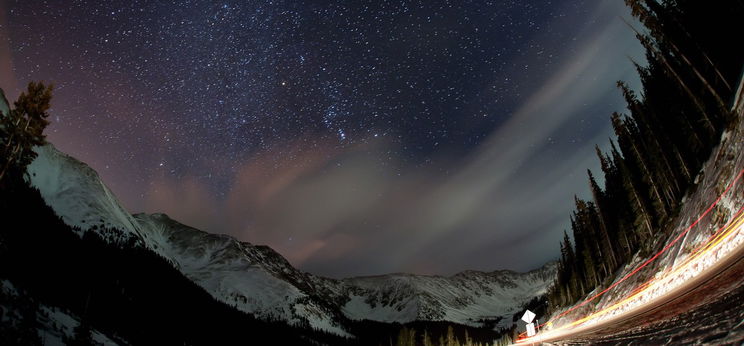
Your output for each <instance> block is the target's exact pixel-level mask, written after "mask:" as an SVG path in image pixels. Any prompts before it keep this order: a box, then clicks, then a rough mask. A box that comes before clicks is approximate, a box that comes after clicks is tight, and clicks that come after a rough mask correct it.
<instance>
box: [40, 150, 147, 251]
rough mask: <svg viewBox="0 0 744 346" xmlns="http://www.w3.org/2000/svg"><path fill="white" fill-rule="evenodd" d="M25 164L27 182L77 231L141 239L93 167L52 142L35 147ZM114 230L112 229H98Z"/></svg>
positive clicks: (109, 237) (110, 238) (132, 222)
mask: <svg viewBox="0 0 744 346" xmlns="http://www.w3.org/2000/svg"><path fill="white" fill-rule="evenodd" d="M34 150H35V151H36V153H37V154H38V157H37V158H36V159H35V160H34V161H33V162H32V163H31V164H30V165H29V166H28V174H29V176H30V183H31V185H32V186H34V187H36V188H37V189H39V191H41V195H42V197H44V201H46V203H47V204H48V205H49V206H50V207H52V209H54V211H55V213H57V215H59V216H60V217H61V218H62V221H64V222H65V223H66V224H68V225H70V226H73V227H78V228H79V229H80V230H81V232H84V231H87V230H98V231H99V233H101V234H102V235H104V237H105V238H106V239H109V240H111V241H118V242H122V241H127V240H130V239H133V240H135V241H139V240H141V239H142V234H141V232H140V229H139V227H138V225H137V223H136V221H134V218H132V215H130V214H129V213H128V212H127V211H126V210H124V208H122V207H121V205H120V204H119V202H118V200H117V199H116V197H115V196H114V195H113V193H111V191H110V190H109V189H108V188H107V187H106V185H104V183H103V182H102V181H101V178H100V177H99V176H98V173H96V171H95V170H93V169H92V168H90V167H89V166H88V165H86V164H84V163H82V162H80V161H78V160H76V159H74V158H73V157H71V156H68V155H67V154H65V153H62V152H60V151H59V150H57V149H56V148H54V146H53V145H51V144H47V145H44V146H40V147H35V148H34ZM106 229H108V230H116V231H112V232H107V231H102V230H106Z"/></svg>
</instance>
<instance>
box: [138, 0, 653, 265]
mask: <svg viewBox="0 0 744 346" xmlns="http://www.w3.org/2000/svg"><path fill="white" fill-rule="evenodd" d="M621 9H622V4H617V2H616V1H601V2H597V3H596V4H595V7H594V9H593V11H592V12H591V13H590V14H589V15H590V16H593V17H594V18H595V20H596V21H595V24H593V25H591V26H589V27H586V28H582V29H580V30H579V31H578V35H577V39H576V41H573V42H570V43H567V46H566V47H565V50H566V51H567V52H571V53H569V54H564V55H563V56H562V60H561V61H560V63H559V64H558V65H557V66H559V67H558V68H557V69H556V70H555V71H553V73H551V74H549V75H547V76H544V77H543V78H542V79H541V81H540V86H539V87H538V88H536V89H535V91H534V92H533V93H532V94H531V95H529V96H528V97H527V98H526V99H525V101H524V102H523V103H522V104H521V105H520V107H518V109H517V110H516V111H515V112H514V114H512V115H511V116H510V117H509V119H508V120H507V121H506V123H504V124H503V125H502V126H500V127H499V128H498V129H497V130H496V131H495V132H494V133H493V134H492V135H491V137H490V138H489V139H488V140H487V141H486V142H485V143H484V144H483V145H482V146H481V147H480V148H479V149H478V150H476V151H475V152H473V153H472V154H471V155H470V156H468V157H466V158H459V157H446V156H443V157H440V158H439V159H438V160H435V161H436V162H438V163H437V164H436V165H434V166H429V167H428V168H411V167H404V166H403V165H401V166H400V167H401V168H402V169H401V171H400V172H399V173H400V174H398V173H394V172H398V171H397V170H391V169H389V168H387V167H381V166H380V164H379V162H378V161H377V160H376V159H375V157H376V153H377V152H381V151H384V150H387V147H386V146H385V145H382V144H381V145H379V146H377V147H375V146H364V147H357V148H354V149H350V150H345V151H339V150H337V149H335V148H334V147H333V146H331V145H328V146H324V147H318V148H304V147H303V146H302V141H298V142H297V143H296V144H293V145H290V146H289V147H285V148H279V149H277V150H276V151H275V152H270V153H268V154H266V156H263V157H258V158H254V159H253V160H251V161H249V162H247V163H246V164H245V165H244V166H243V167H242V168H241V169H239V170H238V173H237V174H236V176H235V177H234V179H233V180H232V187H231V189H230V193H229V194H228V195H227V196H225V197H224V198H214V197H212V196H211V194H210V193H209V192H208V191H206V189H205V188H204V187H202V186H201V185H200V183H199V180H198V179H195V178H186V179H184V180H182V181H181V182H180V183H177V184H173V183H166V182H165V180H164V181H156V182H155V183H154V184H153V188H152V191H150V192H149V193H148V196H149V199H150V200H149V203H148V204H147V209H148V210H151V211H161V210H162V211H165V212H167V213H169V214H171V216H173V217H175V218H176V219H179V220H181V221H183V222H185V223H188V224H192V225H194V226H197V227H201V228H204V229H206V230H208V231H212V232H222V233H229V234H232V235H235V236H237V237H239V238H241V239H242V240H246V241H251V242H254V243H264V244H269V245H270V246H272V247H273V248H275V249H276V250H278V251H279V252H280V253H281V254H282V255H284V256H285V257H287V258H288V259H289V260H290V261H291V262H292V263H293V264H295V265H298V266H300V267H301V268H303V269H305V270H309V271H313V272H316V273H320V274H325V275H332V276H347V275H360V274H374V273H383V272H390V271H414V272H419V273H442V274H447V273H452V272H455V271H459V270H463V269H482V270H494V269H498V268H512V269H517V270H526V269H530V268H533V267H536V266H539V265H540V264H542V263H544V262H545V261H547V260H550V259H552V258H555V257H556V256H557V250H558V240H559V239H560V237H561V235H562V230H563V229H564V228H565V227H566V226H567V224H568V222H567V221H568V214H569V212H570V210H571V209H572V196H573V194H575V193H578V194H579V195H586V193H587V187H586V177H585V171H586V169H587V168H592V169H597V167H598V163H597V160H596V158H595V157H594V145H595V143H599V144H600V145H603V146H604V145H605V143H606V142H607V138H608V137H609V136H610V135H611V133H610V126H609V121H608V116H609V114H610V112H611V111H615V110H621V109H622V107H623V105H622V103H621V102H620V101H621V98H620V96H619V93H617V92H616V90H615V88H614V81H615V80H618V79H626V80H628V79H630V80H634V79H635V77H633V71H632V66H631V64H630V63H629V61H628V60H627V59H626V56H627V55H633V56H636V57H637V56H638V54H639V53H640V49H639V47H638V45H637V44H635V42H634V40H633V37H632V35H631V33H630V32H629V31H628V30H627V28H625V27H624V25H623V24H622V22H621V21H620V19H619V18H618V17H617V14H618V13H620V12H621ZM538 39H539V38H538ZM287 152H291V153H293V154H292V155H293V159H292V160H282V158H281V156H280V155H278V154H277V153H287ZM297 162H301V164H297ZM443 172H448V173H446V174H445V173H443Z"/></svg>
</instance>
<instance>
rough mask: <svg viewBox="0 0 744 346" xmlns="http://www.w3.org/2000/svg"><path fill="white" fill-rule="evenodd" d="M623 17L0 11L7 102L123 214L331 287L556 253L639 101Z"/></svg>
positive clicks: (169, 4) (151, 7)
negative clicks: (30, 91)
mask: <svg viewBox="0 0 744 346" xmlns="http://www.w3.org/2000/svg"><path fill="white" fill-rule="evenodd" d="M621 17H624V18H628V17H629V13H628V11H627V10H626V9H625V7H624V5H623V1H621V0H591V1H578V0H566V1H544V0H535V1H530V0H527V1H507V0H505V1H433V0H432V1H428V0H427V1H366V2H362V1H306V2H302V1H281V0H275V1H220V2H217V1H199V0H192V1H180V0H173V1H136V0H135V1H131V0H127V1H119V0H117V1H95V0H86V1H37V0H0V87H2V88H3V89H5V90H6V93H7V94H8V96H9V98H10V99H14V98H15V97H17V95H18V94H19V93H20V91H21V87H22V86H24V85H25V84H26V83H28V82H29V81H32V80H43V81H47V82H51V83H54V84H55V86H56V88H55V92H54V99H53V109H52V111H51V113H52V121H53V123H52V125H51V126H50V127H49V128H48V129H47V134H48V136H49V140H50V141H51V142H52V143H53V144H54V145H55V146H57V147H58V148H59V149H61V150H63V151H65V152H67V153H69V154H71V155H73V156H75V157H77V158H78V159H80V160H82V161H84V162H86V163H88V164H89V165H90V166H92V167H93V168H94V169H96V170H97V171H98V172H99V173H100V175H101V176H102V178H103V180H104V181H105V182H106V184H107V185H108V186H109V187H110V188H111V189H112V190H113V191H114V193H115V194H116V195H117V196H118V197H119V199H120V201H121V202H122V203H123V205H124V206H125V207H126V208H127V209H128V210H129V211H131V212H133V213H136V212H148V213H152V212H165V213H167V214H168V215H169V216H171V217H172V218H174V219H176V220H179V221H181V222H183V223H185V224H188V225H191V226H194V227H197V228H200V229H203V230H205V231H209V232H212V233H226V234H230V235H233V236H235V237H237V238H239V239H241V240H243V241H248V242H251V243H256V244H267V245H269V246H271V247H272V248H274V249H275V250H277V251H278V252H279V253H281V254H282V255H284V256H285V257H286V258H287V259H288V260H290V262H291V263H292V264H294V265H296V266H298V267H299V268H301V269H303V270H306V271H310V272H313V273H316V274H321V275H328V276H333V277H344V276H354V275H369V274H381V273H387V272H414V273H422V274H452V273H454V272H457V271H461V270H465V269H478V270H495V269H502V268H507V269H514V270H528V269H533V268H535V267H538V266H540V265H542V264H543V263H545V262H546V261H548V260H551V259H555V258H557V256H558V249H559V239H560V238H561V237H562V232H563V230H564V229H566V228H567V227H568V224H569V222H568V216H569V213H570V211H571V210H572V201H573V195H574V194H578V195H579V196H582V197H588V187H587V183H586V169H587V168H591V169H593V170H598V166H599V164H598V162H597V159H596V158H595V156H594V145H595V144H600V146H601V147H607V143H608V138H609V137H610V136H611V126H610V122H609V115H610V113H611V112H612V111H622V110H623V108H624V104H623V102H622V98H621V95H620V93H619V92H618V91H617V90H616V89H615V86H614V82H615V81H616V80H618V79H623V80H627V81H629V82H630V84H631V85H632V86H634V85H637V84H638V83H637V78H636V77H635V76H634V72H633V69H632V64H631V62H630V60H629V59H628V58H629V57H632V58H634V59H639V60H641V61H642V54H641V48H640V46H639V45H638V44H637V43H636V42H635V40H634V37H633V35H632V32H631V31H630V30H629V29H628V28H627V27H626V26H625V24H623V22H622V20H621V19H620V18H621Z"/></svg>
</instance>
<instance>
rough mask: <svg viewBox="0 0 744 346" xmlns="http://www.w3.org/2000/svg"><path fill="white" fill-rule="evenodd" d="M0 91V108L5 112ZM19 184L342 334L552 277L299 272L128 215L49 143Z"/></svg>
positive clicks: (80, 217)
mask: <svg viewBox="0 0 744 346" xmlns="http://www.w3.org/2000/svg"><path fill="white" fill-rule="evenodd" d="M7 109H8V107H7V104H6V103H5V102H4V101H3V100H2V97H0V110H2V111H3V112H7ZM34 150H35V151H36V153H37V154H38V157H37V158H36V159H35V160H34V161H33V163H31V165H29V167H28V173H29V183H30V184H31V185H32V186H34V187H36V188H38V189H39V190H40V191H41V195H42V197H43V198H44V200H45V201H46V203H47V204H48V205H49V206H50V207H51V208H52V209H53V210H54V211H55V213H57V215H59V216H60V217H61V218H62V220H63V221H64V222H65V223H66V224H68V225H70V226H74V227H76V228H77V229H78V232H79V235H82V234H83V233H84V232H96V233H98V234H100V235H101V236H102V237H103V238H104V239H106V240H108V241H110V242H112V243H114V244H119V245H120V246H143V247H146V248H148V249H150V250H152V251H154V252H156V253H158V254H159V255H160V256H162V257H163V258H165V259H166V260H168V261H169V262H170V263H171V264H173V265H174V266H175V267H176V268H178V269H179V270H180V271H181V272H182V273H183V274H184V275H185V276H186V277H188V278H189V279H191V280H192V281H194V282H195V283H197V284H198V285H200V286H201V287H203V288H204V289H205V290H207V291H208V292H209V293H210V294H211V295H212V296H213V297H215V298H216V299H218V300H220V301H223V302H225V303H227V304H230V305H232V306H235V307H236V308H237V309H240V310H242V311H245V312H248V313H251V314H254V315H256V316H258V317H263V318H272V319H278V320H283V321H287V322H289V323H291V324H301V325H309V326H311V327H313V328H316V329H321V330H325V331H329V332H332V333H336V334H339V335H347V333H346V332H345V331H344V329H343V324H344V320H345V319H346V318H348V319H354V320H358V319H369V320H375V321H382V322H409V321H413V320H439V321H453V322H458V323H464V324H469V325H478V324H480V322H479V321H481V320H489V321H495V320H498V319H499V318H501V317H507V318H504V320H509V318H508V317H510V316H511V315H512V314H513V313H514V312H515V311H516V309H518V308H519V307H520V306H521V305H522V304H523V303H525V302H526V301H528V300H530V299H531V298H533V297H535V296H537V295H539V294H542V293H544V292H545V290H546V289H547V286H548V285H549V284H550V283H552V281H553V277H554V276H555V265H554V264H549V265H547V266H546V267H545V268H543V269H540V270H537V271H533V272H530V273H525V274H518V273H514V272H510V271H496V272H491V273H483V272H475V271H468V272H463V273H460V274H457V275H454V276H451V277H438V276H420V275H407V274H392V275H384V276H377V277H362V278H350V279H345V280H334V279H328V278H323V277H318V276H314V275H311V274H308V273H304V272H301V271H299V270H297V269H296V268H294V267H292V265H291V264H289V262H287V260H286V259H284V258H283V257H282V256H281V255H279V254H278V253H276V252H275V251H274V250H272V249H271V248H269V247H267V246H257V245H252V244H250V243H246V242H241V241H239V240H237V239H235V238H232V237H229V236H226V235H216V234H210V233H207V232H204V231H201V230H197V229H194V228H191V227H188V226H186V225H183V224H180V223H178V222H177V221H174V220H172V219H170V218H168V217H167V216H166V215H164V214H151V215H148V214H137V215H134V216H132V215H131V214H129V213H128V212H127V211H126V210H125V209H124V208H123V207H122V206H121V204H120V203H119V201H118V200H117V198H116V196H114V195H113V193H112V192H111V191H110V190H109V189H108V188H107V187H106V185H105V184H104V183H103V181H101V179H100V177H99V176H98V174H97V173H96V171H95V170H93V169H92V168H91V167H89V166H88V165H86V164H85V163H83V162H80V161H78V160H77V159H75V158H73V157H71V156H69V155H66V154H64V153H62V152H60V151H59V150H57V149H56V148H55V147H54V146H53V145H52V144H47V145H44V146H41V147H36V148H35V149H34Z"/></svg>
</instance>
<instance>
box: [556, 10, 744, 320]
mask: <svg viewBox="0 0 744 346" xmlns="http://www.w3.org/2000/svg"><path fill="white" fill-rule="evenodd" d="M625 4H626V5H627V6H628V7H629V8H630V10H631V14H632V15H633V17H634V18H636V19H637V20H638V22H639V23H640V24H641V25H642V27H641V28H638V27H636V24H633V23H627V24H628V26H629V28H630V29H631V30H633V31H634V32H635V34H636V38H637V39H638V41H639V42H640V43H641V44H642V46H643V47H644V49H645V57H646V61H647V64H645V65H641V64H640V63H637V62H635V61H634V62H633V63H634V65H635V67H636V70H637V72H638V75H639V77H640V81H641V85H642V90H641V91H640V93H636V92H635V91H633V90H631V88H630V87H628V85H627V84H626V83H625V82H622V81H619V82H617V86H618V88H619V89H620V91H621V93H622V95H623V97H624V98H625V101H626V104H627V112H626V113H624V114H619V113H613V114H612V115H611V117H610V120H611V121H612V126H613V129H614V132H615V134H616V136H617V140H616V141H615V140H610V141H611V143H610V150H609V152H603V151H601V150H600V149H599V147H597V148H596V152H597V156H598V158H599V161H600V164H601V170H602V173H603V176H604V186H600V184H599V183H598V182H597V179H595V177H594V175H593V173H592V172H591V171H588V175H589V188H590V190H591V198H590V199H589V200H583V199H581V198H578V197H575V198H574V203H575V205H576V208H575V210H574V211H573V212H572V213H571V232H572V233H573V242H572V241H571V238H570V237H569V234H568V233H567V232H564V237H563V240H562V242H561V244H560V247H561V258H560V261H559V266H558V275H557V278H556V283H555V285H553V287H552V288H551V290H550V291H549V292H548V302H549V306H550V308H551V309H557V308H559V307H561V306H566V305H570V304H573V303H574V302H576V301H577V300H579V299H580V298H581V297H583V296H585V295H586V294H587V293H588V292H591V291H592V290H594V288H595V287H598V286H600V285H602V284H603V283H604V281H605V280H611V279H612V278H613V277H614V273H615V272H616V271H617V270H618V269H619V268H621V267H622V266H623V265H625V264H626V263H627V262H628V261H629V260H630V259H631V257H632V256H633V255H634V254H635V253H637V252H638V251H641V253H642V254H645V253H647V252H649V251H650V246H651V243H652V240H654V239H656V238H658V237H661V236H663V235H666V234H667V233H668V232H671V230H672V229H671V227H668V226H671V225H669V221H670V220H671V219H672V218H673V217H675V215H676V214H677V213H678V211H679V207H680V204H681V202H682V198H683V196H684V195H685V193H686V192H688V190H690V189H691V188H693V187H694V184H693V182H694V179H695V177H696V175H697V173H698V171H699V170H700V169H701V167H702V165H703V163H704V162H705V161H706V160H707V159H708V157H709V156H710V153H711V151H712V149H713V147H714V146H715V145H717V144H718V142H719V140H720V138H721V135H722V132H723V131H724V130H725V129H726V127H727V126H732V124H733V123H734V121H735V120H736V115H735V114H733V113H732V112H731V111H730V109H731V102H732V100H733V98H734V96H735V93H736V88H737V82H738V80H739V78H740V76H741V73H742V62H744V53H742V52H743V51H742V50H740V49H738V47H736V46H737V43H736V40H737V38H738V36H740V33H741V31H740V27H739V25H740V24H739V23H740V20H741V18H744V3H742V2H741V1H714V2H703V1H694V0H676V1H675V0H659V1H657V0H625ZM727 38H730V39H727Z"/></svg>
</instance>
